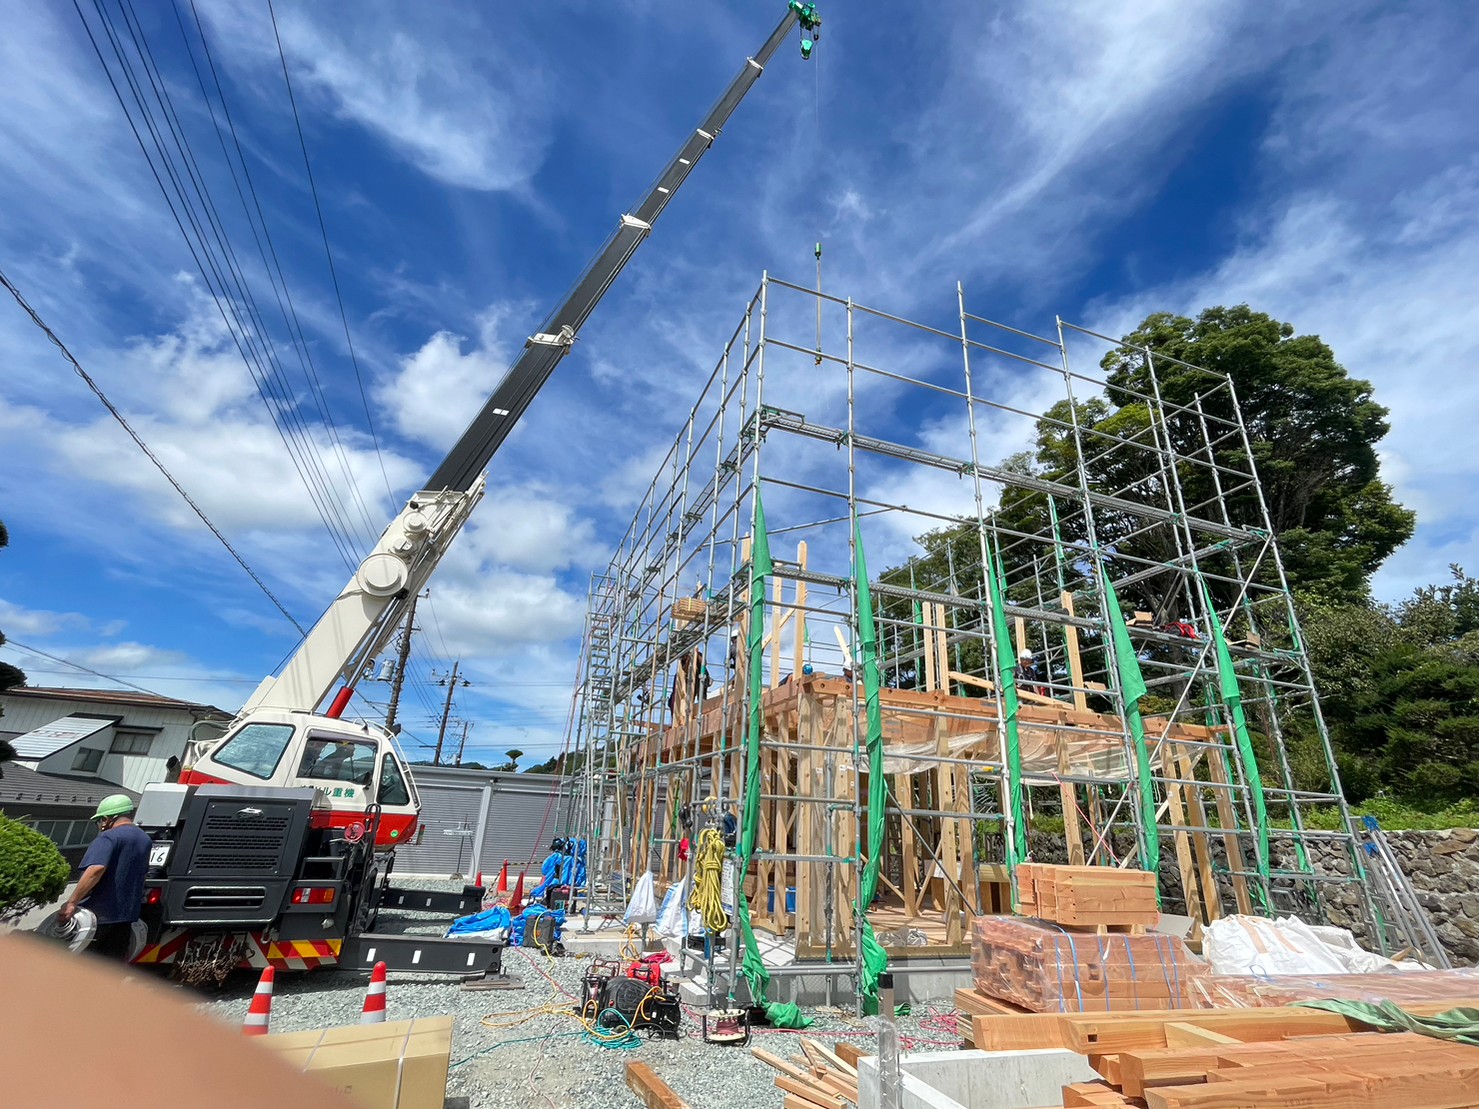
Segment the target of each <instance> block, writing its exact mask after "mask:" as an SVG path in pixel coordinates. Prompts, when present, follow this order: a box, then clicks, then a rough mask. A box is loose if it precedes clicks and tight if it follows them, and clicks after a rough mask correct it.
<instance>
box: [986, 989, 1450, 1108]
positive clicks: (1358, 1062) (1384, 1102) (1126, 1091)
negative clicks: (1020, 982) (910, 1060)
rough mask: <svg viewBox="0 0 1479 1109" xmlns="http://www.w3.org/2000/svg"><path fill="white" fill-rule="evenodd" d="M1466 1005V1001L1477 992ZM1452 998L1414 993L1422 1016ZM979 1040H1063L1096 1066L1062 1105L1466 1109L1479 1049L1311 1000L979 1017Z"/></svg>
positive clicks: (1069, 1089) (990, 1043)
mask: <svg viewBox="0 0 1479 1109" xmlns="http://www.w3.org/2000/svg"><path fill="white" fill-rule="evenodd" d="M1461 1003H1462V1004H1465V1005H1473V1004H1474V1003H1475V1001H1474V999H1473V998H1469V999H1465V1000H1464V1001H1463V1002H1461ZM1453 1004H1454V1002H1453V1001H1452V1000H1448V1001H1443V1002H1434V1003H1426V1004H1424V1003H1415V1004H1414V1005H1413V1006H1412V1007H1411V1010H1410V1011H1413V1012H1415V1013H1416V1014H1417V1015H1421V1016H1427V1015H1432V1014H1433V1013H1435V1012H1439V1011H1441V1010H1442V1009H1444V1008H1447V1007H1450V1006H1452V1005H1453ZM974 1024H975V1029H974V1036H973V1039H974V1042H975V1044H976V1046H977V1047H979V1048H983V1049H985V1050H1018V1049H1022V1048H1044V1047H1056V1048H1066V1049H1068V1050H1070V1051H1077V1052H1079V1053H1080V1054H1082V1055H1086V1056H1087V1057H1088V1059H1089V1063H1090V1065H1091V1066H1092V1067H1093V1068H1094V1070H1096V1071H1098V1072H1099V1074H1100V1075H1101V1076H1102V1077H1101V1079H1100V1080H1099V1081H1097V1082H1085V1083H1075V1084H1073V1085H1070V1086H1065V1087H1063V1102H1062V1103H1063V1105H1064V1106H1065V1107H1069V1106H1105V1107H1111V1106H1113V1107H1117V1109H1124V1107H1129V1106H1133V1107H1135V1109H1241V1107H1245V1106H1247V1107H1252V1106H1257V1107H1259V1109H1306V1107H1311V1106H1331V1107H1336V1109H1395V1107H1400V1109H1464V1107H1472V1106H1479V1048H1474V1047H1469V1046H1466V1045H1462V1044H1456V1043H1452V1042H1449V1041H1446V1040H1440V1039H1435V1038H1433V1037H1429V1036H1422V1035H1419V1034H1416V1033H1412V1032H1398V1033H1384V1032H1374V1031H1369V1030H1367V1028H1366V1026H1364V1025H1362V1024H1361V1023H1360V1022H1359V1021H1356V1020H1355V1019H1353V1018H1351V1017H1346V1016H1342V1015H1340V1014H1337V1013H1328V1012H1322V1011H1319V1010H1315V1009H1301V1008H1267V1009H1213V1010H1204V1011H1202V1012H1195V1013H1182V1012H1171V1011H1167V1012H1160V1013H1151V1012H1143V1013H1127V1014H1109V1015H1090V1014H1084V1015H1063V1016H1025V1017H1010V1016H978V1017H976V1018H974Z"/></svg>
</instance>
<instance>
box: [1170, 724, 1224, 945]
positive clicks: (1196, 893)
mask: <svg viewBox="0 0 1479 1109" xmlns="http://www.w3.org/2000/svg"><path fill="white" fill-rule="evenodd" d="M1175 746H1176V745H1175V744H1174V743H1171V742H1170V741H1167V742H1166V743H1165V745H1164V746H1163V747H1162V748H1161V769H1162V773H1164V774H1165V776H1166V778H1167V779H1172V778H1178V777H1180V775H1178V774H1177V773H1176V762H1175V758H1174V756H1173V751H1174V749H1175ZM1181 796H1182V787H1181V786H1180V785H1177V784H1175V783H1174V782H1169V781H1168V782H1167V785H1166V806H1167V810H1168V812H1169V815H1170V818H1171V823H1172V825H1174V826H1175V828H1176V829H1177V831H1176V834H1175V837H1174V839H1175V844H1176V871H1177V873H1178V874H1179V875H1180V876H1181V894H1182V900H1183V901H1185V903H1186V915H1187V916H1189V917H1191V918H1192V920H1204V919H1205V918H1204V917H1203V915H1202V896H1201V891H1200V890H1199V889H1198V888H1197V874H1196V869H1195V864H1194V863H1193V862H1192V854H1191V837H1190V835H1189V834H1188V833H1187V832H1186V831H1184V829H1185V827H1186V809H1185V807H1184V806H1183V805H1182V802H1181ZM1214 894H1215V887H1214Z"/></svg>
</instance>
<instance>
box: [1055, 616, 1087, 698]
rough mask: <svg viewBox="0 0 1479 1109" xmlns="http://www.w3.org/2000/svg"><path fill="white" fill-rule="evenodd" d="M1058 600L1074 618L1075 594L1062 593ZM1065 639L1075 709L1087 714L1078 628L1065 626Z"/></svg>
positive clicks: (1070, 625) (1069, 625)
mask: <svg viewBox="0 0 1479 1109" xmlns="http://www.w3.org/2000/svg"><path fill="white" fill-rule="evenodd" d="M1058 599H1059V600H1060V601H1062V602H1063V611H1064V613H1066V614H1067V615H1068V616H1069V617H1072V616H1073V594H1072V593H1067V592H1065V593H1061V594H1059V596H1058ZM1063 638H1064V641H1065V642H1066V644H1067V647H1068V680H1069V681H1070V682H1072V683H1073V707H1074V708H1076V709H1078V710H1079V711H1080V712H1087V711H1088V709H1089V696H1088V694H1087V693H1085V692H1084V660H1083V658H1082V656H1080V654H1079V651H1078V628H1076V627H1075V626H1074V625H1072V624H1065V625H1063Z"/></svg>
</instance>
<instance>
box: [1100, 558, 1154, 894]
mask: <svg viewBox="0 0 1479 1109" xmlns="http://www.w3.org/2000/svg"><path fill="white" fill-rule="evenodd" d="M1099 577H1100V580H1101V581H1102V582H1103V583H1104V615H1105V618H1106V619H1107V620H1108V621H1109V628H1110V632H1111V636H1112V638H1113V640H1114V661H1115V667H1116V669H1117V670H1118V671H1119V680H1120V696H1121V698H1123V700H1124V702H1125V723H1126V725H1128V726H1129V729H1130V742H1131V743H1132V744H1133V745H1134V747H1135V776H1136V778H1138V779H1139V782H1138V784H1139V787H1140V824H1141V838H1142V846H1141V856H1142V857H1141V859H1140V864H1141V869H1142V870H1148V871H1150V872H1151V873H1152V874H1154V873H1157V872H1158V871H1159V870H1160V866H1161V833H1160V830H1159V829H1158V828H1157V827H1156V815H1155V783H1154V782H1153V781H1152V780H1151V776H1150V756H1149V754H1148V753H1147V752H1146V750H1145V723H1144V721H1142V720H1141V719H1140V698H1142V697H1144V696H1145V694H1146V693H1147V692H1149V690H1148V689H1147V687H1146V685H1145V676H1144V675H1143V674H1141V673H1140V660H1139V658H1137V657H1136V655H1135V645H1134V644H1133V643H1131V642H1130V629H1129V628H1128V627H1126V626H1125V614H1124V613H1123V612H1121V611H1120V599H1119V596H1118V594H1116V593H1115V591H1114V583H1113V582H1111V581H1110V580H1109V571H1107V570H1105V569H1104V568H1103V566H1101V567H1100V568H1099Z"/></svg>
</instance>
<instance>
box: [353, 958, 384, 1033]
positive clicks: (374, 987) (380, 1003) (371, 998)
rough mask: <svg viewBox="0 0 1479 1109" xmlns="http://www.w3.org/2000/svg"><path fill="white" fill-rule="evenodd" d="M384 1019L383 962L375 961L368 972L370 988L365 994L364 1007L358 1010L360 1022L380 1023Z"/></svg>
mask: <svg viewBox="0 0 1479 1109" xmlns="http://www.w3.org/2000/svg"><path fill="white" fill-rule="evenodd" d="M384 1021H385V964H384V963H376V964H375V969H374V970H372V971H371V972H370V988H369V990H368V992H366V994H365V1007H364V1008H363V1009H362V1010H360V1015H359V1022H360V1023H361V1024H382V1023H384Z"/></svg>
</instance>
